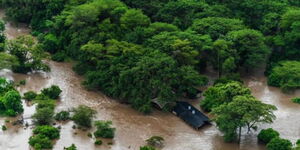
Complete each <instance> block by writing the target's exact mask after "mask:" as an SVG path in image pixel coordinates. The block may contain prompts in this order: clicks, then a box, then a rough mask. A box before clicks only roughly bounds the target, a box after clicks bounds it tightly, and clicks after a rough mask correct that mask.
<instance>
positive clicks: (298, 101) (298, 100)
mask: <svg viewBox="0 0 300 150" xmlns="http://www.w3.org/2000/svg"><path fill="white" fill-rule="evenodd" d="M292 102H294V103H298V104H300V97H295V98H292Z"/></svg>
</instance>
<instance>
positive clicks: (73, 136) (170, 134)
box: [0, 12, 300, 150]
mask: <svg viewBox="0 0 300 150" xmlns="http://www.w3.org/2000/svg"><path fill="white" fill-rule="evenodd" d="M0 16H1V17H3V16H4V15H3V12H1V15H0ZM6 28H7V29H6V34H7V36H8V38H14V37H16V36H19V35H22V34H28V32H29V29H28V28H26V26H24V25H20V26H18V27H16V26H14V25H12V24H11V23H7V25H6ZM47 63H48V64H49V66H50V67H51V72H49V73H32V74H28V75H21V74H14V73H12V72H11V71H9V70H1V71H0V76H3V77H7V78H9V79H12V80H15V81H20V80H24V79H25V80H26V81H27V84H26V85H24V86H20V87H18V90H19V91H20V92H21V93H24V92H27V91H29V90H33V91H40V90H41V89H42V88H45V87H48V86H50V85H52V84H56V85H58V86H60V87H61V89H62V90H63V92H62V94H61V99H60V102H59V104H58V105H57V107H56V111H60V110H67V109H71V108H72V107H76V106H78V105H81V104H84V105H87V106H90V107H92V108H94V109H95V110H97V117H96V119H99V120H112V121H113V124H114V126H115V127H116V128H117V130H116V136H115V138H114V139H113V141H112V142H113V145H108V144H107V143H108V142H111V141H104V144H103V145H102V146H95V145H94V140H93V139H91V138H89V137H88V136H87V133H88V132H89V131H88V132H83V131H78V130H74V129H72V126H73V122H68V123H63V124H58V125H60V126H61V127H62V128H61V137H60V139H59V140H58V141H57V142H56V144H55V145H54V150H63V147H65V146H70V145H71V144H72V143H74V144H75V145H76V146H77V148H78V150H139V147H140V146H141V145H145V140H146V139H147V138H149V137H151V136H153V135H159V136H162V137H164V138H165V140H166V142H165V147H164V148H163V149H164V150H265V147H264V146H263V145H259V144H258V143H257V138H256V136H257V132H252V133H251V134H249V135H246V134H245V135H244V136H243V137H242V140H241V144H240V145H238V144H228V143H224V142H223V139H222V137H221V133H220V132H219V131H218V129H217V128H216V127H215V126H213V125H212V126H206V127H204V128H203V129H201V130H200V131H196V130H194V129H193V128H191V127H190V126H188V125H186V124H185V123H184V122H183V121H181V120H180V119H179V118H177V117H176V116H174V115H172V114H170V113H167V112H160V111H154V112H153V113H152V114H151V115H148V116H145V115H143V114H140V113H138V112H137V111H135V110H133V109H132V108H130V107H129V106H128V105H124V104H120V103H118V102H117V101H116V100H113V99H111V98H109V97H107V96H105V95H104V94H102V93H100V92H93V91H87V90H86V89H84V87H82V85H81V82H82V81H83V78H82V77H80V76H78V75H76V74H75V73H74V72H73V71H72V69H71V68H72V64H71V63H57V62H53V61H47ZM245 84H246V85H247V86H248V87H250V88H251V90H252V91H253V94H254V95H255V96H256V97H257V98H259V99H261V100H262V101H264V102H266V103H270V104H273V105H275V106H277V108H278V111H276V112H275V114H276V116H277V119H276V120H275V122H274V123H273V124H271V125H261V126H260V127H262V128H267V127H273V128H274V129H276V130H278V131H279V132H280V134H281V135H282V137H284V138H287V139H290V140H292V141H293V142H295V141H296V140H297V139H298V138H300V105H297V104H294V103H292V102H291V101H290V98H291V97H294V96H296V95H297V96H300V92H296V93H295V94H292V95H285V94H283V93H282V92H281V91H280V90H279V89H277V88H272V87H268V86H267V85H266V79H265V77H264V76H263V74H262V73H258V74H257V75H252V76H250V77H248V78H247V79H245ZM190 102H191V103H193V104H194V105H195V106H197V107H198V103H199V100H194V101H190ZM24 107H25V112H24V114H23V116H24V118H27V117H30V116H31V115H32V114H33V113H34V111H35V108H34V106H30V105H27V104H25V103H24ZM6 119H9V120H13V118H4V117H2V118H0V125H3V124H5V120H6ZM28 121H30V120H28ZM7 125H8V130H7V131H4V132H3V131H0V150H29V149H30V147H29V145H28V138H29V137H30V136H31V134H32V129H31V127H29V128H27V129H26V128H24V127H20V126H10V123H8V124H7ZM92 131H93V130H91V131H90V132H92Z"/></svg>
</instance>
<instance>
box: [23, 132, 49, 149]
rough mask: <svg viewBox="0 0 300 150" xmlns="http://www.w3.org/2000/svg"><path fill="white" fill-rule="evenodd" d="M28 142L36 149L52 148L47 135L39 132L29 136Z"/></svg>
mask: <svg viewBox="0 0 300 150" xmlns="http://www.w3.org/2000/svg"><path fill="white" fill-rule="evenodd" d="M28 143H29V145H30V146H32V147H34V148H35V149H36V150H41V149H51V148H52V142H51V140H50V139H49V138H48V137H47V136H45V135H41V134H38V135H33V136H31V137H30V138H29V142H28Z"/></svg>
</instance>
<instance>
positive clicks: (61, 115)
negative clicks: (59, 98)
mask: <svg viewBox="0 0 300 150" xmlns="http://www.w3.org/2000/svg"><path fill="white" fill-rule="evenodd" d="M54 119H55V120H57V121H66V120H69V119H70V113H69V112H68V111H61V112H59V113H57V114H56V115H55V116H54Z"/></svg>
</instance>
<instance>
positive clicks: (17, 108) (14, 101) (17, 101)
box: [2, 90, 23, 116]
mask: <svg viewBox="0 0 300 150" xmlns="http://www.w3.org/2000/svg"><path fill="white" fill-rule="evenodd" d="M2 103H3V104H4V107H5V109H6V110H7V111H6V114H7V115H9V116H15V115H17V114H19V113H21V112H23V105H22V101H21V96H20V93H19V92H18V91H16V90H10V91H8V92H6V93H5V95H4V96H3V97H2Z"/></svg>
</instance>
